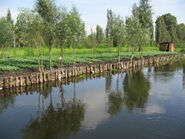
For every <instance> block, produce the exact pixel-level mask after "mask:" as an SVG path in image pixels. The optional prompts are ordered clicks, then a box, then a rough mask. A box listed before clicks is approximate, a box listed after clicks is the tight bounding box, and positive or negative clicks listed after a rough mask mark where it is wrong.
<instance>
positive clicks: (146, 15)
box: [132, 0, 154, 46]
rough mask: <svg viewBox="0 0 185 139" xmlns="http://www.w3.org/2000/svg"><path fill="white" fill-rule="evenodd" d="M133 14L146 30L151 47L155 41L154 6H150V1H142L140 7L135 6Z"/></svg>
mask: <svg viewBox="0 0 185 139" xmlns="http://www.w3.org/2000/svg"><path fill="white" fill-rule="evenodd" d="M132 14H133V16H134V17H136V18H138V19H139V22H140V24H141V26H142V28H143V30H145V31H146V32H145V33H146V35H147V36H148V39H149V40H150V46H151V45H152V44H153V40H154V26H153V20H152V6H151V5H150V0H140V3H139V6H137V5H136V4H134V5H133V10H132Z"/></svg>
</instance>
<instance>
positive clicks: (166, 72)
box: [154, 62, 182, 82]
mask: <svg viewBox="0 0 185 139" xmlns="http://www.w3.org/2000/svg"><path fill="white" fill-rule="evenodd" d="M181 68H182V63H181V62H177V63H173V62H171V63H169V64H166V65H163V66H158V67H155V68H154V71H155V72H154V79H155V81H157V80H158V79H160V81H164V82H166V81H168V80H171V79H172V78H173V77H174V75H175V71H177V70H181Z"/></svg>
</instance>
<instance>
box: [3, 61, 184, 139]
mask: <svg viewBox="0 0 185 139" xmlns="http://www.w3.org/2000/svg"><path fill="white" fill-rule="evenodd" d="M153 69H154V70H153ZM166 70H167V71H166ZM120 72H121V71H120ZM105 74H107V75H105ZM104 75H105V76H104V77H105V78H104V77H101V78H95V79H91V80H88V79H87V81H84V82H81V80H79V79H80V78H79V79H78V78H77V79H76V78H74V79H70V80H72V83H71V82H70V83H67V85H65V84H63V82H54V83H50V84H42V85H39V86H36V87H35V88H34V87H33V88H34V89H33V88H32V89H31V90H32V91H30V92H29V88H28V89H26V90H27V93H23V94H21V95H18V96H17V95H14V94H13V93H9V94H11V95H1V94H0V138H14V137H15V136H18V137H20V138H30V139H31V138H39V139H40V138H41V139H42V138H43V139H45V138H73V137H74V138H88V139H89V138H116V135H119V137H120V138H160V137H162V138H163V137H164V138H165V137H167V136H165V135H168V137H170V136H172V138H173V137H174V138H182V139H183V138H184V134H183V133H184V132H183V130H184V127H185V124H184V123H185V122H184V121H185V119H184V116H185V111H184V106H185V93H182V92H184V90H182V85H185V83H184V81H185V64H184V65H182V64H174V65H173V66H172V67H170V66H169V65H167V66H164V67H155V68H152V70H150V72H148V68H144V70H141V71H138V72H127V73H117V74H116V75H114V72H113V73H110V72H107V73H104ZM182 76H183V77H182ZM182 78H183V80H182ZM164 81H165V82H164ZM182 82H183V83H182ZM30 88H31V87H30ZM34 90H36V92H35V91H34ZM13 91H14V90H13ZM13 91H12V92H13ZM22 92H23V91H22ZM28 92H29V93H28ZM31 92H33V93H31ZM11 106H14V107H11ZM169 118H170V120H169ZM17 121H18V122H17ZM177 121H182V122H177ZM12 123H13V124H12ZM9 125H11V126H10V128H9ZM14 125H15V126H14ZM17 126H18V127H17ZM11 127H12V128H11ZM9 133H11V134H9Z"/></svg>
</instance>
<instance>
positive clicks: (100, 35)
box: [96, 25, 104, 44]
mask: <svg viewBox="0 0 185 139" xmlns="http://www.w3.org/2000/svg"><path fill="white" fill-rule="evenodd" d="M103 40H104V33H103V29H102V27H101V26H99V25H97V26H96V42H97V44H101V43H103Z"/></svg>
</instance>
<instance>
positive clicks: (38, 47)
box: [36, 43, 41, 72]
mask: <svg viewBox="0 0 185 139" xmlns="http://www.w3.org/2000/svg"><path fill="white" fill-rule="evenodd" d="M36 45H37V60H38V68H39V72H41V70H40V58H39V46H38V44H37V43H36Z"/></svg>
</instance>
